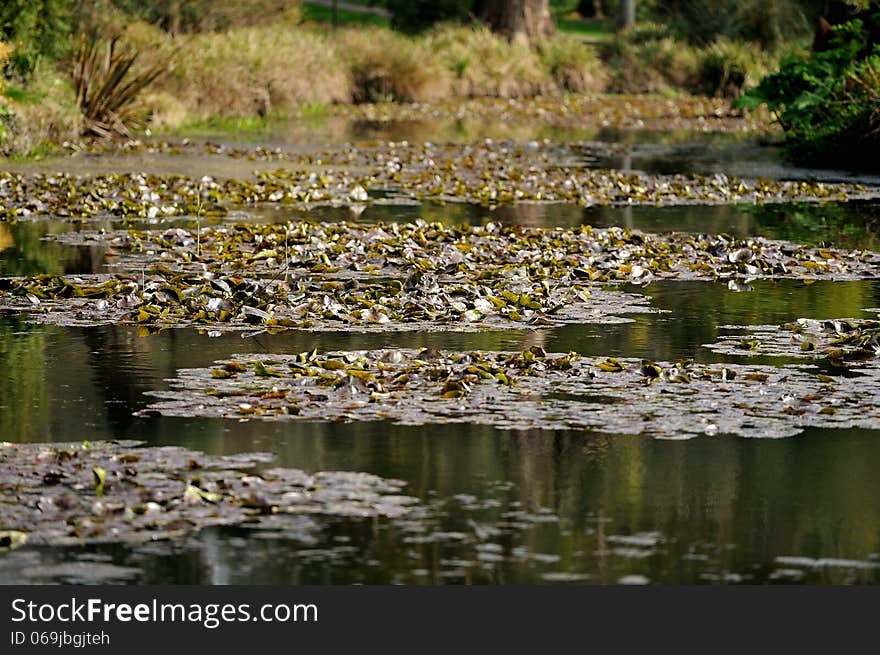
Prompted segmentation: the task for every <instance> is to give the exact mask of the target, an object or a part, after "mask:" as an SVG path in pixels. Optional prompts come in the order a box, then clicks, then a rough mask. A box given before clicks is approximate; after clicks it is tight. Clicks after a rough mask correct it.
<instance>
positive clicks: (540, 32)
mask: <svg viewBox="0 0 880 655" xmlns="http://www.w3.org/2000/svg"><path fill="white" fill-rule="evenodd" d="M480 4H481V6H482V11H481V12H480V15H481V16H482V17H483V20H485V21H486V22H487V23H488V24H489V26H490V27H491V28H492V31H493V32H499V33H501V34H504V35H505V36H506V37H507V38H508V39H510V40H511V41H515V42H519V43H525V44H528V43H530V42H531V41H535V40H537V39H541V38H543V37H545V36H550V35H551V34H553V21H552V20H551V19H550V7H549V5H548V0H484V1H483V2H482V3H480Z"/></svg>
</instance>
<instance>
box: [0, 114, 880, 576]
mask: <svg viewBox="0 0 880 655" xmlns="http://www.w3.org/2000/svg"><path fill="white" fill-rule="evenodd" d="M365 129H366V128H365V127H364V126H360V127H358V130H360V132H358V133H357V134H356V135H357V136H358V137H363V136H365V135H364V130H365ZM382 129H383V133H382V135H381V136H383V137H384V138H396V136H397V135H395V134H394V133H393V129H391V128H389V127H388V126H384V127H383V128H382ZM407 129H409V128H407ZM389 130H390V132H391V133H389ZM473 134H474V130H473V129H471V130H469V131H468V132H467V137H468V138H473ZM346 136H347V137H349V136H350V134H348V133H347V134H346ZM368 136H371V137H375V136H376V134H375V133H370V134H368ZM517 136H518V138H519V135H517ZM600 136H601V137H602V138H606V139H607V140H608V142H609V143H613V144H615V147H617V148H618V150H617V152H614V153H609V154H607V155H606V156H604V158H603V157H599V158H597V159H596V160H595V161H593V162H591V163H590V164H589V165H590V166H603V167H604V166H612V167H615V168H620V167H624V168H632V169H636V170H642V171H645V172H646V173H657V174H677V173H684V174H692V173H698V174H714V173H718V172H722V173H726V174H729V175H742V176H744V177H761V176H767V177H773V178H780V179H815V178H821V179H823V180H827V181H844V182H854V181H855V182H861V183H865V184H874V183H876V181H875V180H872V179H870V178H864V179H861V178H856V177H852V176H850V175H848V174H846V173H842V172H839V171H837V172H835V171H825V172H821V173H819V172H815V171H804V170H797V169H791V168H789V167H786V166H784V165H782V164H780V163H779V152H778V150H777V149H775V148H768V147H764V146H760V145H759V144H758V142H757V139H756V138H754V137H749V136H742V135H737V136H736V137H735V138H734V137H729V136H720V137H719V136H718V135H713V134H711V133H709V134H702V133H693V132H689V133H686V134H683V135H679V136H677V137H676V138H675V139H672V140H665V142H664V140H661V139H659V138H651V137H650V135H648V136H645V135H642V136H637V137H633V136H632V134H631V133H629V132H625V133H616V132H613V131H611V132H606V133H603V134H602V135H600ZM594 137H595V135H594ZM422 138H428V137H422ZM432 138H437V136H436V134H435V137H432ZM441 138H442V134H441ZM525 138H528V135H527V136H526V137H525ZM556 138H559V137H558V134H557V135H556ZM287 140H293V138H292V137H287ZM281 141H284V139H281ZM114 157H115V159H114ZM125 157H129V159H125ZM125 161H128V162H130V165H132V166H136V167H137V168H136V169H135V170H141V169H142V168H143V160H142V159H137V160H135V161H134V162H133V163H131V159H130V155H129V156H114V155H107V156H106V157H96V158H95V159H94V161H92V159H89V160H88V161H85V162H83V160H81V159H77V158H72V159H69V160H63V159H62V160H58V161H55V162H51V163H49V164H45V163H44V164H40V165H39V168H41V169H43V170H50V169H51V167H52V166H56V167H62V168H63V167H66V168H67V170H70V171H73V172H102V171H103V170H105V169H108V168H112V167H114V166H115V167H117V168H116V169H115V170H120V168H119V167H124V166H125V165H129V164H121V163H120V162H125ZM168 161H172V162H173V166H174V167H175V168H174V170H175V171H177V170H182V169H185V168H186V167H188V166H190V167H195V166H198V165H199V163H198V162H199V160H198V159H194V160H193V161H190V160H188V159H187V158H186V156H177V158H175V156H171V155H167V156H166V155H156V156H155V159H154V160H153V162H152V164H151V165H153V166H155V167H156V168H157V170H159V169H162V168H163V166H165V165H166V164H167V162H168ZM211 161H212V162H213V164H212V165H213V166H215V167H216V168H217V171H218V172H216V173H215V174H217V175H222V170H221V169H223V167H224V166H226V165H227V164H226V163H222V162H220V163H218V162H217V161H216V160H211ZM59 162H60V163H59ZM249 163H252V162H249ZM229 165H231V166H234V167H236V169H240V168H241V163H240V162H237V161H235V160H233V163H232V164H229ZM80 166H82V167H83V168H79V167H80ZM94 166H97V167H98V168H99V170H97V171H96V170H95V169H94V168H93V167H94ZM90 167H92V168H90ZM252 168H255V167H252ZM20 170H25V171H27V170H31V169H29V165H26V166H24V167H23V168H21V169H20ZM166 170H167V169H166ZM189 174H190V175H192V176H194V177H199V176H200V175H201V174H202V170H201V169H196V170H191V171H190V172H189ZM241 211H242V212H244V213H237V214H235V216H234V217H230V216H226V217H213V218H211V217H209V218H206V219H204V221H203V222H202V223H201V224H200V227H199V229H201V227H203V226H208V227H210V226H222V225H225V224H229V223H230V222H232V221H233V220H234V221H240V220H242V216H245V219H246V220H247V221H251V222H255V223H268V224H276V223H286V222H288V221H301V220H315V221H326V222H338V221H343V220H344V221H352V220H354V221H356V222H357V223H358V224H364V225H369V224H373V223H377V222H383V223H391V222H401V223H412V222H413V221H416V220H417V219H422V220H424V221H426V222H429V223H433V222H438V223H442V224H444V225H451V226H454V225H460V224H470V225H483V226H486V225H490V224H497V225H501V226H506V225H525V226H531V227H535V228H539V227H547V228H549V227H557V226H558V227H564V228H578V227H579V226H583V225H592V226H594V227H595V228H613V227H616V226H619V227H625V228H630V229H634V230H639V231H642V232H646V233H648V232H650V233H665V232H670V231H677V232H686V233H701V234H721V233H725V234H729V235H732V236H733V237H735V238H737V239H748V238H752V237H763V238H767V239H778V240H783V241H787V242H794V243H797V244H804V245H807V246H823V247H825V246H833V247H836V248H843V249H848V250H874V251H878V250H880V243H878V239H880V229H878V227H880V203H878V202H876V201H873V200H870V199H863V200H854V201H849V202H841V201H835V202H830V203H823V204H816V203H809V202H806V203H801V202H794V203H775V204H773V203H771V204H758V205H754V204H719V205H714V206H705V205H690V204H688V205H683V206H645V205H636V206H627V207H615V206H598V207H597V206H592V207H590V206H587V207H583V206H578V205H573V204H562V203H553V204H522V205H513V206H499V207H485V206H480V205H476V204H466V203H449V202H446V203H444V202H437V201H430V200H428V201H424V202H421V203H418V204H416V203H407V204H381V203H375V204H368V205H367V206H366V207H365V208H363V210H362V211H360V212H359V213H357V214H356V215H353V214H352V213H351V212H350V210H349V209H348V208H347V207H317V208H314V209H312V210H310V211H305V212H304V211H302V210H301V209H298V208H297V209H293V208H285V207H283V206H281V207H274V206H269V207H264V206H258V207H245V208H243V209H242V210H241ZM192 222H193V221H192V220H191V219H188V218H179V219H174V218H169V219H167V221H166V222H165V223H163V224H162V226H161V227H162V228H163V229H164V228H166V227H168V226H172V225H180V226H183V227H192ZM126 227H135V228H138V229H155V226H152V227H151V224H150V222H149V221H140V220H139V219H132V221H131V222H130V223H128V224H127V225H126ZM102 228H103V229H106V230H114V229H117V228H118V221H116V220H113V219H111V218H108V217H99V218H96V219H88V220H80V221H75V220H71V219H61V218H58V219H29V220H20V221H17V222H9V223H2V222H0V277H12V276H27V275H38V274H42V273H49V274H54V275H67V276H73V275H87V274H94V273H106V272H110V271H113V270H115V269H114V266H116V265H117V262H116V258H115V257H112V256H111V257H110V258H109V259H108V249H107V247H106V245H102V244H100V243H93V244H91V245H83V244H74V243H73V242H75V241H76V240H75V239H74V240H73V242H71V241H65V240H64V239H63V238H59V237H63V236H64V235H65V234H69V233H71V232H77V231H82V232H93V231H95V230H96V229H102ZM111 254H112V253H111ZM745 286H747V287H748V290H745V289H744V287H745ZM619 290H620V291H621V292H625V293H632V294H640V295H643V296H646V297H647V298H648V301H647V302H648V304H649V305H650V307H651V308H652V311H651V312H648V313H634V314H632V315H629V316H628V317H627V320H626V322H615V323H611V324H608V323H591V322H587V321H570V322H564V323H562V324H551V325H538V326H536V327H529V328H525V329H522V328H519V327H517V326H505V327H502V328H500V329H492V330H477V331H469V332H463V331H458V330H454V329H453V330H446V331H412V330H411V331H378V330H371V331H359V330H356V329H354V330H342V331H325V330H321V329H314V330H309V331H305V330H296V329H293V330H285V331H282V332H279V333H274V334H273V333H272V330H268V331H265V330H254V331H247V332H241V331H231V332H225V331H224V332H222V333H221V332H218V333H216V334H215V335H213V336H208V335H207V334H205V330H202V329H196V328H186V327H183V328H177V329H167V330H160V331H156V332H154V333H150V334H146V333H144V332H143V331H142V330H141V331H139V330H138V328H137V327H134V326H131V325H94V326H82V325H80V326H69V327H67V326H62V325H53V324H36V323H33V322H30V321H28V320H26V317H25V316H22V315H20V314H18V313H16V312H4V313H2V314H0V361H2V363H3V368H4V369H5V375H4V376H3V377H2V378H0V440H4V441H10V442H16V443H38V442H79V441H83V440H88V441H90V442H99V441H102V440H106V439H124V440H137V441H141V442H144V443H145V444H147V445H150V446H183V447H186V448H187V449H192V450H193V451H201V452H204V453H207V454H209V455H231V454H237V453H248V452H271V453H274V454H275V456H276V458H275V461H274V463H273V465H275V466H279V467H288V468H295V469H301V470H304V471H306V472H310V473H311V472H317V471H364V472H368V473H371V474H374V475H378V476H381V477H382V478H389V479H398V480H402V481H405V482H406V487H405V488H404V492H405V493H406V494H408V495H410V496H414V497H415V498H417V499H418V502H417V503H416V504H415V505H413V508H412V510H411V511H410V512H408V513H407V514H406V515H404V516H402V517H396V518H388V517H377V516H372V517H365V518H353V517H346V516H324V515H308V516H304V517H303V518H302V520H298V521H295V522H293V523H291V524H289V525H285V526H284V527H283V528H279V529H268V528H265V527H261V528H258V529H255V528H248V527H243V526H215V527H208V528H206V529H204V530H202V531H194V532H192V533H188V534H186V535H185V536H182V537H181V538H178V539H172V540H155V541H153V540H147V541H142V542H138V543H87V544H84V545H79V546H69V545H65V546H61V545H45V544H41V543H39V541H37V540H35V542H34V543H30V544H27V545H25V546H23V547H21V548H17V549H14V550H9V551H7V552H0V582H2V583H7V584H9V583H19V582H24V583H47V582H86V583H95V582H118V583H137V584H162V583H180V584H227V583H268V584H279V583H283V584H350V583H407V584H471V583H473V584H479V583H498V584H505V583H584V582H586V583H602V584H614V583H632V584H645V583H673V584H678V583H774V582H777V583H844V584H848V583H875V584H876V583H878V582H880V501H878V499H880V477H878V476H877V475H876V472H877V470H880V431H878V430H876V429H870V428H866V427H851V426H845V427H841V428H836V429H830V428H820V427H813V426H810V425H806V426H805V427H803V429H801V430H800V433H799V434H797V435H796V436H792V437H790V438H785V439H769V438H750V439H749V438H741V437H735V436H730V435H725V434H720V433H719V434H711V435H710V434H703V435H702V436H696V437H694V438H689V439H684V440H682V439H669V438H656V437H655V436H652V435H649V434H638V433H634V434H611V433H606V432H602V431H596V430H589V429H586V430H585V429H557V428H553V429H542V428H541V427H535V426H534V425H532V424H528V425H525V426H524V427H522V428H517V427H516V426H515V423H516V420H517V416H516V406H515V405H514V406H513V409H511V408H510V407H509V406H506V405H505V406H503V411H504V412H510V413H512V415H505V416H504V417H503V418H504V419H505V426H506V427H507V428H510V427H511V426H510V425H509V423H511V422H512V423H514V425H513V427H512V429H500V428H499V427H497V426H496V425H495V424H492V423H491V422H489V423H481V424H475V423H468V422H464V423H455V424H443V423H434V424H430V423H429V424H423V425H407V424H398V423H395V422H392V421H350V422H345V421H329V422H321V421H317V422H313V421H300V420H281V421H274V420H273V421H269V420H266V421H264V420H260V419H259V418H258V417H253V416H249V415H243V416H241V417H239V418H233V419H228V418H227V419H222V418H215V417H201V418H200V417H196V416H190V417H177V416H169V415H164V414H163V413H161V412H158V411H155V410H153V411H151V409H150V408H151V407H153V406H154V405H155V403H156V396H155V393H156V392H168V391H169V390H172V391H173V390H174V389H177V388H178V387H177V386H176V385H177V384H178V381H179V379H180V375H181V374H182V373H181V372H184V371H187V370H190V369H201V368H210V367H212V366H215V365H216V364H215V363H216V362H218V361H226V360H229V359H230V358H231V357H233V356H234V355H236V354H240V353H250V354H265V356H266V357H267V358H271V357H272V356H281V355H294V354H296V353H304V352H310V351H312V350H313V349H316V348H317V349H318V351H319V352H322V353H326V352H333V351H362V350H378V349H414V350H418V349H420V348H429V349H436V350H437V351H444V352H445V351H450V352H470V351H492V352H520V351H527V350H528V349H530V348H540V349H543V350H546V352H548V353H567V352H570V351H575V352H577V353H579V354H580V355H582V356H583V357H600V358H606V357H615V358H621V359H624V358H636V359H644V360H650V361H652V362H653V361H656V362H674V361H676V360H682V359H689V358H692V359H694V360H695V361H696V364H695V365H697V366H698V365H707V366H709V365H711V366H715V365H722V364H725V363H726V364H729V365H730V366H735V365H737V364H739V363H748V364H752V363H753V362H755V361H757V362H758V363H759V364H763V365H786V364H791V363H793V362H794V360H793V359H791V358H788V359H786V358H779V357H771V356H767V357H761V356H759V357H757V358H751V357H749V356H747V354H746V353H743V354H742V355H739V354H736V355H725V354H722V353H720V352H718V351H717V350H714V349H710V348H708V347H707V346H708V345H711V344H713V343H715V342H717V341H718V340H719V338H721V337H722V336H723V335H724V334H725V329H726V327H725V326H730V325H737V326H749V325H783V324H786V323H791V322H793V321H797V320H798V319H799V318H817V319H826V318H850V319H854V320H855V319H867V318H870V317H871V316H872V314H871V313H870V312H868V313H866V311H865V310H868V309H870V308H877V307H880V281H878V280H875V279H850V280H846V281H832V280H825V279H819V280H808V281H805V280H799V279H755V280H751V281H749V282H748V283H747V284H746V285H744V286H737V285H733V286H731V285H729V284H728V282H727V281H726V280H716V281H711V280H700V279H694V280H688V281H685V280H675V279H657V280H654V281H653V282H651V283H650V284H647V285H641V284H624V285H623V286H621V287H619ZM875 313H876V310H875ZM536 352H537V351H536ZM746 360H748V361H746ZM556 399H557V400H559V401H560V402H564V403H571V402H573V403H577V402H584V403H587V404H591V403H595V402H610V401H608V399H607V398H604V397H591V396H582V397H578V398H575V397H573V396H572V395H570V394H569V395H566V393H564V392H560V393H559V395H558V397H557V398H556ZM736 400H738V401H742V402H746V401H748V400H749V399H748V398H746V397H742V398H740V397H738V398H736ZM612 407H613V405H612ZM145 410H146V411H145ZM499 411H501V410H499ZM695 420H696V419H695ZM690 436H693V435H690ZM3 527H4V526H2V525H0V528H3Z"/></svg>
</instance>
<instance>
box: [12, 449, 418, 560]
mask: <svg viewBox="0 0 880 655" xmlns="http://www.w3.org/2000/svg"><path fill="white" fill-rule="evenodd" d="M272 459H273V457H272V456H271V455H268V454H266V453H247V454H242V455H233V456H216V455H206V454H204V453H200V452H195V451H191V450H187V449H185V448H179V447H150V448H145V447H140V444H139V443H137V442H131V441H128V442H114V441H101V442H93V443H85V444H83V443H79V444H12V443H0V550H2V548H3V547H4V545H5V547H7V548H9V547H14V546H20V545H23V544H24V543H25V542H27V543H41V544H42V543H48V544H53V545H65V544H81V543H95V542H138V541H150V540H155V539H166V538H170V537H175V536H179V535H180V534H183V533H187V532H192V531H196V530H200V529H202V528H205V527H209V526H218V525H250V526H252V527H271V528H273V529H284V527H285V518H284V517H291V520H290V521H289V522H288V523H290V524H291V525H292V524H294V523H295V522H296V519H295V517H297V516H301V515H303V514H323V515H332V516H349V517H373V516H389V517H395V516H401V515H403V514H405V513H406V512H407V511H408V508H409V506H410V505H411V504H412V503H414V502H415V499H413V498H410V497H407V496H403V495H401V493H400V492H401V490H402V488H403V487H404V483H403V482H400V481H398V480H386V479H383V478H379V477H376V476H374V475H369V474H366V473H347V472H326V473H315V474H313V475H310V474H307V473H305V472H303V471H299V470H295V469H282V468H268V467H267V465H268V463H269V462H271V461H272ZM257 467H259V469H258V472H255V470H254V469H255V468H257Z"/></svg>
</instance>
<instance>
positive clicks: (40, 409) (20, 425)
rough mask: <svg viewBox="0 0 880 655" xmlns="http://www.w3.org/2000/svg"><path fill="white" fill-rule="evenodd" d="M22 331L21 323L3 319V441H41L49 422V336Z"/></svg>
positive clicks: (0, 382)
mask: <svg viewBox="0 0 880 655" xmlns="http://www.w3.org/2000/svg"><path fill="white" fill-rule="evenodd" d="M22 329H23V326H22V325H21V324H20V323H19V322H18V321H17V320H14V319H12V320H11V319H7V318H0V362H2V363H3V369H4V370H3V375H2V376H0V441H14V442H22V441H35V440H39V439H40V437H41V436H42V435H44V434H45V432H46V427H45V426H46V423H47V422H48V420H49V409H50V408H49V403H48V397H49V392H48V384H47V381H46V377H45V362H46V335H45V334H44V333H43V332H41V331H35V332H30V333H27V334H23V333H21V332H22Z"/></svg>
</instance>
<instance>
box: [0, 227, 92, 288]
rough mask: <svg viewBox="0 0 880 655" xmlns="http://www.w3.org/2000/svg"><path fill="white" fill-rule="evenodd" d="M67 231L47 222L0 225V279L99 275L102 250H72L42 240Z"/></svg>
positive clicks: (89, 248)
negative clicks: (2, 277) (68, 274)
mask: <svg viewBox="0 0 880 655" xmlns="http://www.w3.org/2000/svg"><path fill="white" fill-rule="evenodd" d="M67 229H68V226H67V225H66V224H64V223H61V222H50V221H39V222H20V223H14V224H9V225H0V275H35V274H38V273H93V272H97V271H99V270H100V266H101V264H102V263H103V251H102V249H101V248H98V247H85V246H83V247H76V248H74V247H71V246H67V245H64V244H60V243H54V242H52V241H45V240H43V238H44V237H46V236H47V235H51V234H59V233H61V232H63V231H66V230H67Z"/></svg>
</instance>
